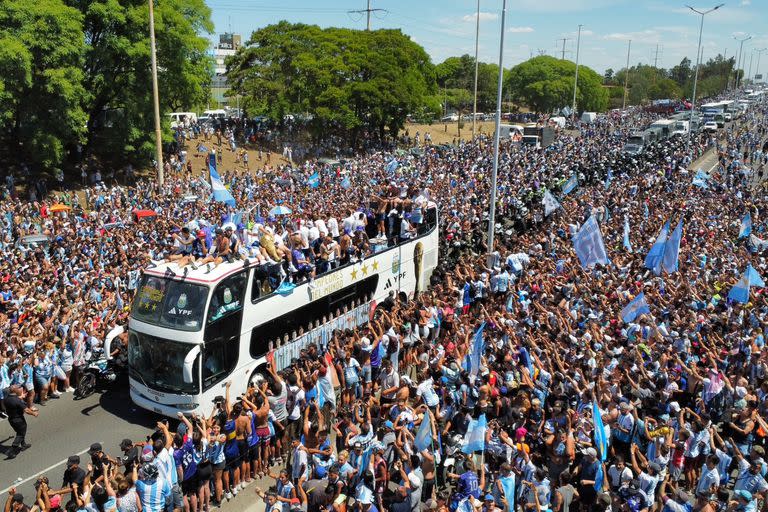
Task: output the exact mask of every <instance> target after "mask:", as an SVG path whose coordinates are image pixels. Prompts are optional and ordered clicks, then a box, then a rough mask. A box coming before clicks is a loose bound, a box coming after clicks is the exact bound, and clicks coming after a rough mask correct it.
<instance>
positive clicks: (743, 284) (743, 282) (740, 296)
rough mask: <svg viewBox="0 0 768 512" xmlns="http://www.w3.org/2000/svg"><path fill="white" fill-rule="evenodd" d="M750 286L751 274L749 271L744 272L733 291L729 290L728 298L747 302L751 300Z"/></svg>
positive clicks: (743, 302)
mask: <svg viewBox="0 0 768 512" xmlns="http://www.w3.org/2000/svg"><path fill="white" fill-rule="evenodd" d="M749 286H750V285H749V276H748V275H747V272H744V274H742V276H741V277H740V278H739V280H738V281H737V282H736V284H735V285H733V288H731V291H729V292H728V300H730V301H733V302H741V303H742V304H746V303H747V302H749Z"/></svg>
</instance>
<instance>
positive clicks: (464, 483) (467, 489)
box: [448, 460, 485, 502]
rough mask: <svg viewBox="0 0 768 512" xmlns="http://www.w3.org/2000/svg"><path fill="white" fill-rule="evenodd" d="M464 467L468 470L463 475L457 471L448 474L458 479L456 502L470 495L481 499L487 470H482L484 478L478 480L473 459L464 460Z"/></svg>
mask: <svg viewBox="0 0 768 512" xmlns="http://www.w3.org/2000/svg"><path fill="white" fill-rule="evenodd" d="M464 467H465V469H466V471H465V472H464V473H462V474H461V475H457V474H455V473H449V474H448V478H452V479H454V480H458V483H457V485H456V492H455V493H454V500H455V501H456V502H459V501H461V500H463V499H464V498H468V497H469V496H473V497H474V498H477V499H479V498H480V492H481V489H482V488H483V487H484V486H485V471H481V473H482V478H481V479H479V480H478V478H477V472H476V471H475V464H474V463H473V462H472V461H471V460H466V461H465V462H464Z"/></svg>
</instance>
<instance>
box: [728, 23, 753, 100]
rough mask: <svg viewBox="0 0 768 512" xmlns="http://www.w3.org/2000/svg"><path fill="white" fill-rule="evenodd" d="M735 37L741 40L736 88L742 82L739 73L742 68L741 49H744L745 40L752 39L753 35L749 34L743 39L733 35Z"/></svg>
mask: <svg viewBox="0 0 768 512" xmlns="http://www.w3.org/2000/svg"><path fill="white" fill-rule="evenodd" d="M733 38H734V39H735V40H737V41H738V42H739V60H738V64H737V65H736V89H738V88H739V84H740V83H741V77H740V75H739V71H740V70H741V50H742V49H744V41H749V40H750V39H752V36H747V37H745V38H743V39H739V38H738V37H736V36H733Z"/></svg>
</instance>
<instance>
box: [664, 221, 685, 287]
mask: <svg viewBox="0 0 768 512" xmlns="http://www.w3.org/2000/svg"><path fill="white" fill-rule="evenodd" d="M682 238H683V219H680V222H678V223H677V227H676V228H675V230H674V231H673V232H672V235H670V237H669V239H668V240H667V243H666V244H664V257H663V258H662V261H661V266H662V267H664V270H666V271H667V273H669V274H671V273H673V272H677V263H678V257H679V255H680V240H682Z"/></svg>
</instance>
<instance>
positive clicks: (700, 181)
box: [693, 169, 709, 188]
mask: <svg viewBox="0 0 768 512" xmlns="http://www.w3.org/2000/svg"><path fill="white" fill-rule="evenodd" d="M707 180H709V176H707V173H705V172H704V171H703V170H702V169H699V170H697V171H696V176H694V177H693V184H694V185H695V186H697V187H699V188H709V183H708V182H707Z"/></svg>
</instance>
